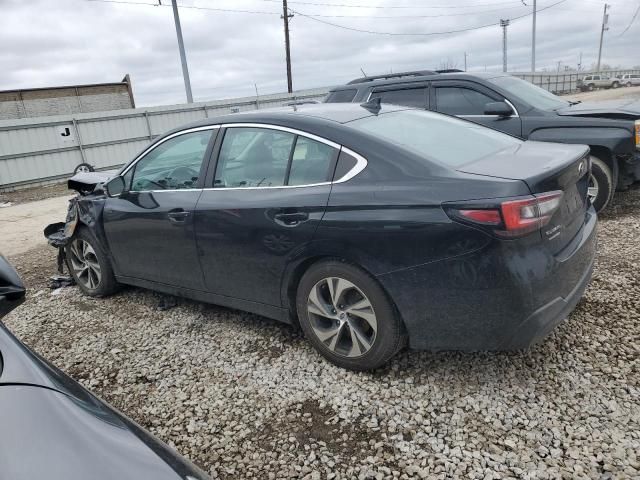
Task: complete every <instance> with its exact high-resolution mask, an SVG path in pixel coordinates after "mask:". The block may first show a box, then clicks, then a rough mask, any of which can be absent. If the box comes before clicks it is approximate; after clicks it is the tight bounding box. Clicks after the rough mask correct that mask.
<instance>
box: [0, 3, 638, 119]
mask: <svg viewBox="0 0 640 480" xmlns="http://www.w3.org/2000/svg"><path fill="white" fill-rule="evenodd" d="M114 1H122V0H114ZM128 1H130V2H137V3H145V2H146V3H158V1H157V0H128ZM525 2H526V3H527V4H528V5H529V6H524V5H523V3H522V1H521V0H477V1H472V0H300V1H298V2H296V1H295V0H289V7H290V9H291V10H292V11H294V12H295V13H294V15H295V16H294V18H293V19H292V20H291V55H292V63H293V86H294V89H306V88H314V87H323V86H328V85H333V84H339V83H344V82H346V81H348V80H350V79H352V78H355V77H358V76H360V75H361V73H360V68H362V69H363V70H364V71H365V72H366V73H367V74H369V75H373V74H377V73H385V72H389V71H391V70H392V71H394V72H397V71H402V70H418V69H429V68H438V67H441V66H443V65H449V66H454V67H457V68H463V66H464V52H465V51H466V52H467V53H468V69H469V70H471V71H473V70H476V71H484V70H485V68H486V69H487V70H489V71H491V70H501V69H502V31H501V28H500V27H499V26H490V27H487V28H482V29H478V30H473V31H468V32H463V33H453V34H447V35H431V36H424V35H406V36H403V35H381V34H371V33H361V32H355V31H350V30H346V29H342V28H338V27H335V26H331V25H328V24H326V23H321V22H329V23H333V24H337V25H341V26H345V27H349V28H354V29H359V30H369V31H374V32H387V33H394V34H407V33H412V34H417V33H420V34H424V33H434V32H445V31H451V30H461V29H466V28H473V27H477V26H481V25H486V24H492V23H496V22H498V21H499V20H500V18H515V17H518V16H521V15H526V14H528V13H530V12H531V6H530V5H531V3H532V0H525ZM556 2H558V0H538V9H539V10H542V9H544V8H545V7H547V6H550V5H553V4H554V3H556ZM162 3H163V4H166V6H153V5H144V4H143V5H131V4H118V3H106V2H99V1H88V0H0V45H2V47H1V48H0V72H1V73H0V90H6V89H15V88H31V87H45V86H55V85H69V84H70V85H73V84H84V83H103V82H113V81H120V80H121V79H122V77H123V76H124V75H125V74H126V73H129V74H130V75H131V79H132V82H133V88H134V96H135V99H136V103H137V105H138V106H150V105H160V104H171V103H182V102H184V101H185V95H184V85H183V81H182V73H181V69H180V59H179V55H178V48H177V42H176V34H175V28H174V24H173V15H172V10H171V8H170V6H169V5H170V0H162ZM322 3H324V4H333V5H335V4H340V5H358V6H360V8H349V7H346V6H327V5H319V4H322ZM608 3H610V4H611V5H612V8H611V13H610V20H609V26H610V30H609V31H608V32H606V34H605V43H604V49H603V55H602V57H603V58H602V62H603V64H604V63H606V64H609V65H613V66H618V65H619V66H624V67H632V66H634V65H640V48H639V47H638V43H639V40H640V15H638V17H639V18H637V19H636V21H635V22H634V24H633V25H632V26H631V28H630V29H629V30H628V31H627V32H626V33H624V35H621V33H622V32H623V30H624V29H625V28H626V27H627V26H628V25H629V22H630V21H631V18H632V16H633V14H634V12H635V11H636V9H637V8H638V6H639V5H640V0H608ZM179 4H180V5H182V7H181V8H180V18H181V22H182V29H183V33H184V40H185V45H186V50H187V59H188V62H189V70H190V74H191V83H192V87H193V95H194V99H195V100H196V101H204V100H212V99H220V98H229V97H236V96H249V95H254V94H255V90H254V83H256V84H257V86H258V90H259V92H260V94H267V93H277V92H283V91H286V69H285V61H284V58H285V56H284V55H285V54H284V34H283V27H282V20H281V18H280V14H281V13H282V3H281V1H280V0H181V1H179ZM603 5H604V2H602V1H598V0H565V1H564V2H562V3H560V4H559V5H557V6H553V7H551V8H549V9H547V10H545V11H540V12H539V13H538V28H537V34H538V42H537V67H538V69H539V70H542V69H543V68H546V69H548V70H555V69H556V68H557V62H558V61H561V62H562V64H561V67H560V68H561V69H563V68H564V65H571V66H572V67H573V68H575V66H576V64H577V63H578V59H579V55H580V52H582V53H583V65H584V66H585V67H587V68H588V67H589V66H591V65H592V64H593V63H595V61H596V58H597V54H598V41H599V35H600V25H601V21H602V10H603ZM363 6H365V8H362V7H363ZM374 6H375V7H377V8H373V7H374ZM445 6H446V8H443V7H445ZM207 8H218V9H234V10H250V11H254V12H266V13H239V12H223V11H214V10H206V9H207ZM310 17H311V18H310ZM389 17H396V18H389ZM508 42H509V46H508V60H509V70H510V71H528V70H529V69H530V62H531V56H530V55H531V16H526V17H524V18H521V19H518V20H514V21H513V23H512V25H511V26H510V27H509V36H508Z"/></svg>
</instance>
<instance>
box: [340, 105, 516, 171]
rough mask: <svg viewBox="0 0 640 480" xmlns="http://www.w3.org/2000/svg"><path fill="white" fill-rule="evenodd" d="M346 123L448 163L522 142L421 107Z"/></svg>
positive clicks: (460, 162) (456, 163)
mask: <svg viewBox="0 0 640 480" xmlns="http://www.w3.org/2000/svg"><path fill="white" fill-rule="evenodd" d="M348 125H349V126H351V127H353V128H356V129H358V130H362V131H364V132H367V133H371V134H373V135H375V136H376V137H378V138H381V139H383V140H387V141H389V142H391V143H394V144H396V145H399V146H401V147H403V148H406V149H408V150H411V151H413V152H415V153H417V154H418V155H420V156H422V157H424V158H426V159H428V160H432V161H435V162H438V163H440V164H443V165H446V166H449V167H457V166H460V165H463V164H466V163H470V162H474V161H476V160H478V159H480V158H483V157H485V156H487V155H491V154H493V153H496V152H498V151H500V150H504V149H505V148H509V147H514V146H517V145H520V144H521V143H522V140H518V139H517V138H514V137H511V136H509V135H506V134H504V133H500V132H497V131H495V130H491V129H489V128H487V127H483V126H481V125H477V124H475V123H471V122H467V121H464V120H459V119H457V118H453V117H449V116H447V115H441V114H439V113H432V112H425V111H424V110H400V111H395V112H390V113H385V114H381V115H377V116H372V117H365V118H360V119H358V120H353V121H351V122H349V123H348Z"/></svg>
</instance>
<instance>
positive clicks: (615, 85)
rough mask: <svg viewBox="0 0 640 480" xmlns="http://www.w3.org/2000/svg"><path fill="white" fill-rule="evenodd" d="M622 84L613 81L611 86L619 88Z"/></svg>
mask: <svg viewBox="0 0 640 480" xmlns="http://www.w3.org/2000/svg"><path fill="white" fill-rule="evenodd" d="M619 86H620V84H619V83H618V82H613V83H612V84H611V88H618V87H619Z"/></svg>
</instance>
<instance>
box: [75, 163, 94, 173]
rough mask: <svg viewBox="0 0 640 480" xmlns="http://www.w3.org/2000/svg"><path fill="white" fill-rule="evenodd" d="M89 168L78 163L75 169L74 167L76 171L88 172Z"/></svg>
mask: <svg viewBox="0 0 640 480" xmlns="http://www.w3.org/2000/svg"><path fill="white" fill-rule="evenodd" d="M90 171H91V170H89V167H87V166H86V165H80V166H79V167H78V168H77V169H76V173H89V172H90Z"/></svg>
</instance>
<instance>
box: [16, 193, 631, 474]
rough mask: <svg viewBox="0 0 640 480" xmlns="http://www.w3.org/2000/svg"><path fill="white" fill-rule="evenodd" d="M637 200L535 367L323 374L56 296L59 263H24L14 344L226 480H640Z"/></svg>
mask: <svg viewBox="0 0 640 480" xmlns="http://www.w3.org/2000/svg"><path fill="white" fill-rule="evenodd" d="M639 237H640V188H636V189H634V190H631V191H629V192H625V193H622V194H619V195H618V196H617V197H616V199H615V201H614V204H613V206H612V208H611V209H609V211H608V213H607V214H605V215H603V216H602V218H601V223H600V227H599V239H600V252H599V258H598V262H597V268H596V272H595V276H594V279H593V282H592V284H591V286H590V288H589V289H588V292H587V294H586V297H585V298H584V299H583V300H582V302H581V303H580V304H579V306H578V308H577V309H576V311H575V312H574V313H573V314H572V315H571V316H570V318H569V319H568V321H566V322H565V323H563V324H562V325H561V326H560V327H559V328H557V329H556V330H555V331H554V333H553V334H552V335H551V336H550V337H549V338H547V339H546V340H545V341H544V342H543V343H542V344H540V345H538V346H535V347H534V348H532V349H531V350H530V351H529V352H526V353H525V352H523V353H496V354H488V353H478V354H462V353H448V352H447V353H440V354H430V353H424V352H404V353H401V354H400V355H399V356H398V357H397V358H396V359H394V360H393V361H392V362H391V364H390V365H389V366H388V367H387V368H385V369H383V370H381V371H378V372H376V373H372V374H371V373H369V374H366V373H352V372H348V371H345V370H341V369H338V368H336V367H334V366H332V365H330V364H328V363H327V362H326V361H323V360H322V359H321V358H320V356H319V355H318V354H316V353H315V352H314V351H313V350H312V348H311V347H310V346H309V345H307V343H306V342H305V341H304V339H303V338H302V337H301V335H300V334H299V333H298V332H297V331H296V330H294V329H292V328H291V327H289V326H287V325H282V324H279V323H277V322H274V321H270V320H267V319H264V318H260V317H257V316H254V315H249V314H244V313H238V312H236V311H233V310H229V309H225V308H221V307H215V306H206V305H202V304H198V303H195V302H188V301H180V302H179V305H178V306H177V307H175V308H173V309H171V310H167V311H159V310H158V309H157V304H158V300H159V296H158V295H156V294H154V293H152V292H148V291H144V290H140V289H134V288H127V289H125V290H123V291H122V292H120V293H119V294H117V295H115V296H113V297H110V298H108V299H99V300H93V299H90V298H85V297H83V296H81V295H80V293H79V292H78V290H77V288H75V287H71V288H64V289H61V290H59V291H57V292H55V293H52V292H51V291H49V290H48V289H47V288H46V287H47V281H46V279H47V277H48V276H49V275H50V274H52V273H53V272H54V263H55V262H54V251H53V249H50V248H47V247H39V248H36V249H34V250H31V251H30V252H28V253H25V254H22V255H19V256H15V257H13V258H11V260H12V261H13V262H14V264H16V266H17V267H18V269H19V270H20V272H21V274H22V275H23V277H24V279H25V280H26V283H27V285H28V286H29V287H30V291H29V294H28V299H27V302H26V304H25V305H23V306H22V307H20V308H19V309H17V310H16V311H15V312H14V313H12V314H11V315H9V316H8V317H7V318H6V319H5V321H6V323H7V324H8V326H9V327H10V328H11V329H12V330H13V331H14V332H15V333H16V334H17V335H18V336H19V337H20V338H21V339H22V340H23V341H25V342H26V343H27V344H28V345H30V346H31V347H32V348H33V349H35V350H36V351H38V352H39V353H41V354H42V355H44V356H45V357H46V358H48V359H49V360H51V361H52V362H53V363H55V364H56V365H58V366H59V367H61V368H62V369H64V370H65V371H67V372H68V373H69V374H70V375H72V376H73V377H74V378H76V379H77V380H79V381H81V382H82V383H83V384H84V385H85V386H87V387H89V388H90V389H92V390H93V391H94V392H96V393H97V394H99V395H100V396H102V397H103V398H105V399H106V400H107V401H109V402H111V403H112V404H113V405H115V406H116V407H118V408H119V409H121V410H122V411H124V412H125V413H126V414H128V415H129V416H131V417H132V418H134V419H135V420H137V421H138V422H139V423H141V424H142V425H144V426H145V427H147V428H148V429H149V430H151V431H152V432H153V433H154V434H155V435H157V436H158V437H160V438H161V439H163V440H164V441H166V442H167V443H169V444H170V445H172V446H174V447H175V448H176V449H177V450H178V451H179V452H181V453H182V454H184V455H186V456H187V457H189V458H191V459H192V460H194V461H195V462H196V463H198V464H199V465H200V466H202V467H204V469H205V470H208V471H209V472H211V474H212V476H213V477H220V478H309V479H321V478H323V479H324V478H326V479H332V478H344V479H352V478H360V479H362V478H376V479H379V478H394V477H395V478H413V477H415V478H463V477H464V478H470V479H474V478H478V479H491V478H532V479H533V478H536V479H538V478H602V479H607V478H640V458H639V452H640V355H639V353H640V295H639V294H640V274H639V273H638V269H639V268H640V253H639V250H638V245H639V242H638V238H639Z"/></svg>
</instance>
